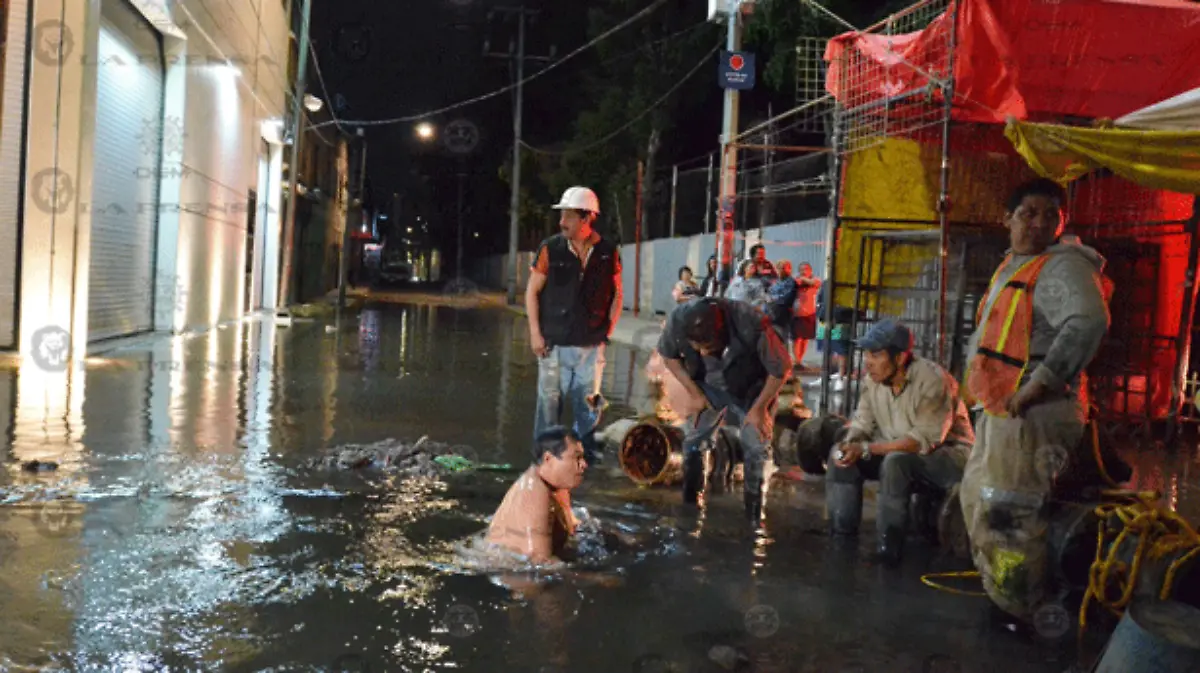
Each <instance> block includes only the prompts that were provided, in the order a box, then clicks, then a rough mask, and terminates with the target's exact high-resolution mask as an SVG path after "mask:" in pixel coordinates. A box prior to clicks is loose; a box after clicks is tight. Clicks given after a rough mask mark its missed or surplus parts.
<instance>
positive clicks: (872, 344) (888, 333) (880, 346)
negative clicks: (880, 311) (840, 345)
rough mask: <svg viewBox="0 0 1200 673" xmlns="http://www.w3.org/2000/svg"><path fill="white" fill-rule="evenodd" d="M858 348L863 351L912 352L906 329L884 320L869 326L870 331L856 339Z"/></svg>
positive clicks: (910, 339) (911, 340)
mask: <svg viewBox="0 0 1200 673" xmlns="http://www.w3.org/2000/svg"><path fill="white" fill-rule="evenodd" d="M858 347H859V348H861V349H863V350H865V351H882V350H893V351H896V352H900V353H907V352H908V351H911V350H912V347H913V336H912V332H911V331H909V329H908V328H907V327H905V326H904V325H901V324H900V323H898V322H896V321H895V320H892V319H891V318H884V319H883V320H880V321H878V322H876V323H875V324H874V325H871V329H869V330H867V333H866V334H864V335H863V336H861V337H859V339H858Z"/></svg>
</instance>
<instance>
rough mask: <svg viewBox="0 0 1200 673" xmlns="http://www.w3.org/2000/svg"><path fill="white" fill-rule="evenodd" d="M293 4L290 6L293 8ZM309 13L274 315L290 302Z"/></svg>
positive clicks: (303, 29)
mask: <svg viewBox="0 0 1200 673" xmlns="http://www.w3.org/2000/svg"><path fill="white" fill-rule="evenodd" d="M295 6H296V3H295V2H293V3H292V7H295ZM311 9H312V0H304V5H303V8H302V9H301V10H300V11H301V12H303V16H302V17H301V19H300V44H299V47H298V50H299V52H300V62H299V63H298V64H297V67H296V90H295V92H294V93H293V96H294V98H293V99H292V124H293V127H294V128H293V129H292V151H291V158H290V159H288V193H287V203H285V204H284V215H283V251H282V254H283V271H282V273H281V274H280V278H279V297H278V299H277V300H276V306H275V308H276V311H278V310H279V309H280V308H286V307H287V306H288V305H289V304H291V301H290V296H289V295H290V293H291V284H292V254H293V251H292V248H293V247H294V246H293V245H292V243H293V239H295V237H296V236H295V234H294V232H295V230H296V200H297V199H298V198H300V197H299V196H298V195H297V194H296V189H297V186H296V185H297V181H298V178H299V169H300V143H301V142H303V140H304V94H305V93H306V92H307V89H308V86H307V85H308V82H307V81H306V79H305V78H306V77H307V71H308V19H309V14H310V10H311ZM325 104H326V105H333V101H325Z"/></svg>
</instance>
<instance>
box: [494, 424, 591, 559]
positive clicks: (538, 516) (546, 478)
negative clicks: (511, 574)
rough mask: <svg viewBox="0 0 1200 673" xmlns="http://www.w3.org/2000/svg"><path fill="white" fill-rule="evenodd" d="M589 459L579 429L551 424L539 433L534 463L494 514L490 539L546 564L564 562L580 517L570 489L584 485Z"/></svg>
mask: <svg viewBox="0 0 1200 673" xmlns="http://www.w3.org/2000/svg"><path fill="white" fill-rule="evenodd" d="M585 470H587V461H586V460H584V457H583V444H581V443H580V441H579V436H578V435H576V434H575V432H574V431H571V430H567V429H565V428H563V427H562V426H553V427H550V428H547V429H546V430H545V431H543V432H542V433H541V434H539V435H538V436H537V441H536V442H535V443H534V447H533V464H532V465H530V466H529V468H528V469H527V470H525V472H524V473H522V474H521V476H520V477H517V481H516V482H515V483H514V484H513V485H512V486H511V487H509V489H508V493H507V494H506V495H505V496H504V501H503V502H501V503H500V508H499V509H497V510H496V514H495V515H494V516H493V517H492V523H491V526H489V528H488V532H487V538H486V539H487V541H488V542H490V543H492V544H494V545H497V546H499V547H502V548H504V549H507V550H508V551H511V552H514V553H516V554H519V555H521V556H524V557H526V558H527V559H528V560H529V561H531V562H532V563H535V564H538V565H543V564H548V563H554V562H556V561H559V560H561V555H560V554H561V552H562V549H563V548H564V547H565V546H566V543H567V541H568V539H569V538H570V536H571V535H573V534H574V533H575V528H576V526H577V525H578V521H577V520H576V519H575V515H574V513H573V512H572V511H571V490H572V489H574V488H577V487H578V486H579V485H580V484H581V483H583V473H584V471H585Z"/></svg>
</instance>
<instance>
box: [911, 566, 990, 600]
mask: <svg viewBox="0 0 1200 673" xmlns="http://www.w3.org/2000/svg"><path fill="white" fill-rule="evenodd" d="M931 577H973V578H977V577H979V571H978V570H965V571H962V572H951V573H927V574H925V575H921V583H922V584H924V585H925V586H927V587H933V588H934V589H937V590H938V591H945V592H946V593H951V594H958V595H959V596H987V592H986V591H966V590H964V589H955V588H954V587H948V586H946V585H944V584H938V583H937V582H934V581H933V580H931V579H930V578H931Z"/></svg>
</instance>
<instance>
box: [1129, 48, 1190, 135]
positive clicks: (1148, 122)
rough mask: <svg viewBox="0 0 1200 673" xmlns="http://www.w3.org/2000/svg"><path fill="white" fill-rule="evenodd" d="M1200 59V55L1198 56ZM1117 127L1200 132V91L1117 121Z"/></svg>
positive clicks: (1139, 111) (1184, 93) (1185, 93)
mask: <svg viewBox="0 0 1200 673" xmlns="http://www.w3.org/2000/svg"><path fill="white" fill-rule="evenodd" d="M1196 58H1198V59H1200V54H1198V55H1197V56H1196ZM1115 123H1116V125H1117V126H1127V127H1131V128H1139V129H1152V130H1156V131H1200V89H1192V90H1191V91H1185V92H1183V93H1181V94H1179V95H1178V96H1175V97H1174V98H1171V99H1169V100H1165V101H1163V102H1161V103H1155V104H1154V105H1151V106H1150V107H1147V108H1142V109H1141V110H1137V111H1135V112H1130V113H1129V114H1127V115H1125V116H1124V117H1121V118H1120V119H1118V120H1116V122H1115Z"/></svg>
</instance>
